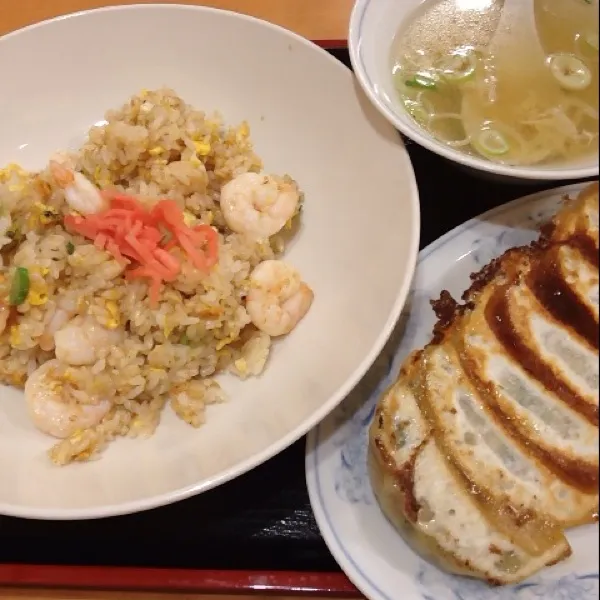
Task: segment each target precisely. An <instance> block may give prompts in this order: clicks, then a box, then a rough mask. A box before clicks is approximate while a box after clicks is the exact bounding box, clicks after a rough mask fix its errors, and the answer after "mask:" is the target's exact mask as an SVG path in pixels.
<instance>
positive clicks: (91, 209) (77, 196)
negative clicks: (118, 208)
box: [50, 160, 109, 215]
mask: <svg viewBox="0 0 600 600" xmlns="http://www.w3.org/2000/svg"><path fill="white" fill-rule="evenodd" d="M50 173H51V174H52V177H53V178H54V181H56V184H57V185H58V186H59V187H60V188H61V189H62V190H63V192H64V194H65V200H66V202H67V204H68V205H69V206H70V207H71V208H72V209H73V210H76V211H77V212H79V213H81V214H83V215H91V214H95V213H99V212H102V211H103V210H106V209H107V208H108V206H109V202H108V200H107V199H106V198H104V197H103V196H102V194H101V193H100V190H99V189H98V188H97V187H96V186H95V185H94V184H93V183H92V182H91V181H90V180H89V179H88V178H87V177H86V176H85V175H82V174H81V173H78V172H77V171H73V170H72V169H70V168H69V167H68V166H66V165H64V164H61V163H60V162H57V161H55V160H53V161H50Z"/></svg>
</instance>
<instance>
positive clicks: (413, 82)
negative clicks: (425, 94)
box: [404, 73, 437, 90]
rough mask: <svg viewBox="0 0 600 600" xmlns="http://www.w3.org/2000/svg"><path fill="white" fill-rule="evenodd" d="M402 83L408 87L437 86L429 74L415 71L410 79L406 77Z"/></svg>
mask: <svg viewBox="0 0 600 600" xmlns="http://www.w3.org/2000/svg"><path fill="white" fill-rule="evenodd" d="M404 84H405V85H407V86H408V87H415V88H421V89H424V90H434V89H435V88H436V87H437V81H436V80H435V79H434V78H433V77H431V76H430V75H424V74H423V73H417V74H416V75H415V76H414V77H413V78H412V79H406V80H405V81H404Z"/></svg>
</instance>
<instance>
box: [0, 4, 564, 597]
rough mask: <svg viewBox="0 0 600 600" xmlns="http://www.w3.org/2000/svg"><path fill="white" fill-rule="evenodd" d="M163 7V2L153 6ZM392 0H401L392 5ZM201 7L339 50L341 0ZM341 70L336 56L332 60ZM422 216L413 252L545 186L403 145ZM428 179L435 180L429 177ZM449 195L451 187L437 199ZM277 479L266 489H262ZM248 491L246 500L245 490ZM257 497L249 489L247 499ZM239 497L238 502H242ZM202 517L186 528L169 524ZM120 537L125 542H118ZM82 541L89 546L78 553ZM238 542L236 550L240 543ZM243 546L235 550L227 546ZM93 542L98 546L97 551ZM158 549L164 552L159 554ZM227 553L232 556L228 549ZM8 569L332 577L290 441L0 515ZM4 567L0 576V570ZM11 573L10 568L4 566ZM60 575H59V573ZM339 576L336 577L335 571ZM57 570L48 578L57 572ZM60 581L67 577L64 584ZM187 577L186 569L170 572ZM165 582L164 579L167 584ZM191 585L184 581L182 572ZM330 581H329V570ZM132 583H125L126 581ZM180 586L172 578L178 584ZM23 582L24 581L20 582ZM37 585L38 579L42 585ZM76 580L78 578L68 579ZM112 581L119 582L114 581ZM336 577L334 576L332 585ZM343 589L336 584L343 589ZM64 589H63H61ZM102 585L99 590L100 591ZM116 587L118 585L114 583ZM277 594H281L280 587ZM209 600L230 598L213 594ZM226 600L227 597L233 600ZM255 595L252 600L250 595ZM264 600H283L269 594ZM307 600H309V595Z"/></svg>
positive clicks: (14, 11) (2, 9)
mask: <svg viewBox="0 0 600 600" xmlns="http://www.w3.org/2000/svg"><path fill="white" fill-rule="evenodd" d="M163 1H165V0H163ZM399 1H400V0H399ZM117 3H119V2H118V0H115V1H113V0H108V1H106V0H105V1H104V2H103V1H102V0H20V2H16V1H15V2H11V0H0V35H2V34H4V33H6V32H8V31H11V30H14V29H17V28H19V27H23V26H25V25H28V24H30V23H33V22H36V21H39V20H42V19H46V18H49V17H52V16H56V15H60V14H66V13H69V12H73V11H77V10H82V9H86V8H92V7H97V6H101V5H107V4H117ZM205 3H206V4H210V5H211V6H217V7H222V8H227V9H231V10H235V11H238V12H243V13H247V14H251V15H254V16H257V17H260V18H263V19H266V20H269V21H272V22H275V23H278V24H280V25H283V26H284V27H287V28H289V29H292V30H294V31H296V32H298V33H300V34H301V35H304V36H305V37H308V38H310V39H313V40H315V41H321V42H323V45H324V46H326V47H327V46H329V47H331V46H339V45H340V42H341V41H343V40H344V39H345V37H346V29H347V24H348V17H349V13H350V9H351V6H352V0H206V1H205ZM334 54H335V55H336V56H337V57H338V58H340V59H341V60H342V61H343V62H345V63H346V64H348V56H347V52H345V51H338V52H335V53H334ZM407 148H408V150H409V153H410V155H411V159H412V161H413V165H414V168H415V174H416V177H417V182H418V184H419V191H420V195H421V204H422V214H423V215H435V218H429V219H427V218H424V219H423V224H422V230H421V245H422V247H423V246H425V245H427V244H429V243H430V242H432V241H433V240H435V239H436V238H437V237H439V236H440V235H442V234H443V233H445V232H446V231H449V230H450V229H452V228H454V227H455V226H457V225H459V224H460V223H462V222H464V221H465V220H468V219H469V218H472V217H474V216H476V215H477V214H480V213H482V212H484V211H485V210H487V209H489V208H491V207H493V206H497V205H498V204H501V203H503V202H507V201H509V200H511V199H515V198H518V197H520V196H523V195H525V194H527V193H533V192H535V191H537V190H539V189H544V188H549V187H555V186H558V185H560V182H555V183H554V184H529V185H525V186H523V185H515V184H512V185H507V184H500V183H492V182H490V181H489V180H487V179H483V178H480V177H479V176H474V175H473V174H472V173H469V172H466V171H464V170H461V169H459V168H457V167H456V166H455V165H452V164H450V163H448V162H446V161H444V160H442V159H441V158H439V157H437V156H435V155H433V154H431V153H430V152H428V151H427V150H425V149H423V148H421V147H419V146H417V145H416V144H414V143H410V142H408V143H407ZM432 174H434V175H435V176H433V177H432ZM448 190H451V191H448ZM273 482H276V485H273ZM250 488H252V493H251V494H250V493H248V491H249V490H250ZM256 490H258V491H256ZM239 498H245V501H244V505H243V506H241V505H240V504H239ZM198 514H210V515H211V519H210V520H209V522H203V523H198V530H197V531H192V532H190V531H189V528H188V527H187V526H186V527H178V525H181V523H190V522H193V521H194V519H195V520H196V522H198V521H197V515H198ZM123 530H125V532H126V535H125V536H123V535H122V534H123ZM83 539H88V540H90V542H91V543H90V544H89V545H90V546H91V547H92V548H91V550H90V548H89V547H88V548H86V547H85V545H84V546H82V545H81V544H80V542H82V541H83ZM240 540H242V543H241V544H240ZM240 545H242V546H244V548H245V551H244V548H242V550H239V551H238V552H237V554H236V551H235V548H236V547H239V546H240ZM94 546H96V547H100V548H104V549H105V551H104V553H103V557H104V558H102V559H99V558H97V553H98V554H101V552H99V551H98V550H96V549H94ZM165 548H168V550H167V552H165ZM232 549H233V550H232ZM11 563H13V564H14V563H28V564H44V563H45V564H48V563H53V564H60V565H63V570H62V572H61V573H62V575H60V573H59V572H58V571H56V572H54V578H53V579H52V581H53V582H54V585H53V586H52V588H50V587H48V589H39V588H38V589H36V590H35V591H30V590H26V589H16V588H11V589H8V588H4V589H3V588H1V587H0V600H7V599H11V600H17V599H18V600H42V599H52V600H117V599H119V600H142V599H143V600H175V599H176V598H177V599H178V600H192V599H200V598H201V599H202V600H209V599H211V598H215V597H214V596H206V595H205V596H200V595H193V594H189V593H181V594H177V595H175V594H172V595H170V594H163V593H160V594H159V593H151V592H150V585H148V586H147V587H148V591H147V592H141V593H129V592H120V591H110V592H101V591H79V590H65V589H57V588H60V587H61V586H62V585H63V583H61V582H65V581H67V582H71V581H75V578H76V577H79V576H75V575H74V576H73V578H72V579H69V575H68V574H69V573H73V571H72V570H70V565H74V564H75V565H76V564H79V565H97V566H105V565H107V564H110V565H118V566H124V567H140V566H141V567H146V568H148V567H155V568H170V569H246V570H254V571H255V572H258V573H267V572H269V570H272V569H276V570H283V571H286V570H287V571H313V572H335V571H336V570H337V565H336V564H335V562H334V561H333V558H332V557H331V556H330V555H329V553H328V552H327V549H326V547H325V545H324V543H323V541H322V539H321V538H320V535H319V532H318V528H317V526H316V523H315V521H314V518H313V516H312V512H311V510H310V504H309V501H308V496H307V492H306V486H305V481H304V442H303V441H300V442H298V443H296V444H294V445H293V446H292V447H291V448H289V449H288V450H286V451H285V452H283V453H281V454H280V455H278V456H277V457H275V458H273V459H272V460H270V461H269V462H268V463H266V464H264V465H262V466H260V467H258V468H257V469H254V470H253V471H252V472H250V473H248V474H247V475H245V476H243V477H241V478H238V479H237V480H234V481H232V482H230V483H229V484H227V485H226V486H222V487H221V488H218V489H216V490H212V491H211V492H208V493H207V494H202V495H201V496H200V497H197V498H192V499H190V500H188V501H185V502H181V503H178V504H177V505H174V506H170V507H165V508H162V509H157V510H155V511H148V512H146V513H141V514H139V515H131V516H129V517H122V518H115V519H108V520H105V521H103V522H98V521H96V522H87V523H83V522H79V523H68V522H64V523H57V522H54V523H53V522H33V521H22V520H19V519H8V518H3V517H1V516H0V585H1V583H2V582H3V581H4V582H9V583H15V581H16V580H19V577H18V576H16V575H14V573H16V572H17V570H15V569H14V568H13V566H11ZM3 568H4V569H5V570H4V571H3V570H2V569H3ZM11 569H12V570H11ZM65 569H66V571H65ZM43 572H44V569H43V568H42V569H41V570H38V571H35V570H31V569H29V570H28V571H27V573H28V575H27V578H26V581H28V582H32V581H33V582H35V581H36V580H44V577H45V576H43V575H40V573H43ZM338 572H339V571H338ZM57 573H59V575H57ZM65 573H67V576H65ZM179 573H184V574H185V573H186V571H179ZM173 577H175V576H173ZM190 577H191V576H190ZM333 577H334V578H335V577H338V576H337V575H335V573H334V574H333ZM130 579H131V575H130ZM183 579H185V577H184V575H181V580H183ZM20 580H21V581H23V578H21V579H20ZM46 580H48V578H46ZM78 580H81V577H79V579H78ZM115 580H116V581H120V580H119V579H118V577H117V579H115ZM339 580H340V579H339V578H338V579H337V581H339ZM346 585H347V584H346ZM65 587H66V584H65ZM105 587H106V586H105ZM113 587H116V588H117V590H118V589H125V587H126V586H124V587H123V588H119V587H118V585H115V586H113ZM279 589H281V588H279ZM218 598H219V600H234V597H232V596H218ZM243 598H244V597H243V596H235V600H243ZM253 598H255V599H256V598H257V596H253ZM269 598H271V599H272V600H290V599H284V597H283V596H272V595H270V596H269ZM311 598H312V600H320V599H319V598H315V596H311Z"/></svg>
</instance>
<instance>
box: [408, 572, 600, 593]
mask: <svg viewBox="0 0 600 600" xmlns="http://www.w3.org/2000/svg"><path fill="white" fill-rule="evenodd" d="M417 581H418V583H419V586H420V587H421V588H422V591H421V594H422V596H423V600H537V599H539V598H545V599H546V600H547V599H549V598H551V599H552V600H582V599H584V598H598V589H599V587H598V573H586V574H570V575H565V576H564V577H560V578H559V579H556V580H554V581H548V580H540V579H537V580H536V579H534V580H531V581H527V582H525V583H520V584H518V585H515V586H510V587H502V588H497V587H490V586H489V585H487V584H485V583H483V582H482V581H477V580H474V579H467V578H464V577H462V578H461V577H455V576H452V575H447V574H445V573H442V572H441V571H438V570H437V569H436V568H434V567H431V566H429V565H427V564H425V563H423V564H422V565H421V567H420V569H419V573H418V575H417Z"/></svg>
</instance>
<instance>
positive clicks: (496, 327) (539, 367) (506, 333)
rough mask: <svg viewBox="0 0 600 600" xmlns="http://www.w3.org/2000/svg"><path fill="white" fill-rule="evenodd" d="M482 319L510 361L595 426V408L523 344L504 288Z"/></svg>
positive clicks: (497, 294)
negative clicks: (513, 320) (484, 319)
mask: <svg viewBox="0 0 600 600" xmlns="http://www.w3.org/2000/svg"><path fill="white" fill-rule="evenodd" d="M485 318H486V321H487V323H488V325H489V327H490V329H491V330H492V331H493V332H494V335H495V336H496V338H497V339H498V341H499V342H500V343H501V344H502V346H503V347H504V349H505V350H506V352H507V353H508V354H509V355H510V356H511V357H512V358H513V360H514V361H515V362H516V363H517V364H518V365H520V366H521V367H522V368H523V369H524V370H525V371H526V372H527V373H528V374H529V375H531V376H532V377H533V378H534V379H536V380H537V381H539V382H540V383H541V384H542V385H543V386H544V387H545V388H546V389H547V390H548V391H549V392H551V393H553V394H555V395H556V396H557V397H558V398H560V399H561V400H562V401H563V402H564V403H565V404H567V405H568V406H569V407H571V408H572V409H573V410H576V411H577V412H578V413H579V414H581V415H582V416H584V417H585V418H586V419H587V420H588V421H589V422H590V423H592V425H596V426H597V425H598V407H597V406H594V405H593V404H590V403H589V402H586V400H585V399H584V398H582V397H581V396H580V395H579V394H578V393H577V392H576V391H575V390H573V389H572V388H571V386H569V385H568V384H567V383H565V382H564V381H563V380H561V379H560V378H559V377H557V375H556V373H555V372H554V371H553V370H552V368H551V367H550V366H548V365H547V364H546V363H545V362H544V361H543V360H541V359H540V357H539V356H538V355H537V354H536V353H535V352H534V351H533V350H532V349H531V348H529V347H528V346H527V344H525V343H524V342H523V340H522V339H521V337H520V336H519V334H518V333H517V332H516V331H515V328H514V325H513V323H512V320H511V318H510V309H509V305H508V298H507V293H506V288H499V289H498V290H497V291H496V292H495V293H494V294H493V295H492V297H491V298H490V301H489V302H488V304H487V306H486V307H485Z"/></svg>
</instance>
